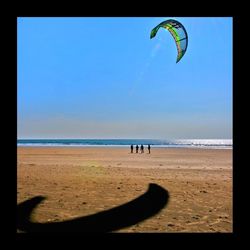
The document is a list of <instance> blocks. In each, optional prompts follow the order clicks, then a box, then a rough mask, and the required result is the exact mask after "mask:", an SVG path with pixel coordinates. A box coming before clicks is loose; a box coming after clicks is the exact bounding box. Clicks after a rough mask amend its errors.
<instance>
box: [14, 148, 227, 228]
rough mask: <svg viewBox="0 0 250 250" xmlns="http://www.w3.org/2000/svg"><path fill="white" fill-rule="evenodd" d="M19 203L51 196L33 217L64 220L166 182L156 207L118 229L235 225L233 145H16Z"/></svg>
mask: <svg viewBox="0 0 250 250" xmlns="http://www.w3.org/2000/svg"><path fill="white" fill-rule="evenodd" d="M17 157H18V158H17V159H18V165H17V203H18V204H19V203H21V202H23V201H25V200H27V199H30V198H32V197H35V196H38V195H42V196H46V197H47V199H45V200H44V202H43V203H41V204H40V205H39V206H38V207H37V208H36V209H35V211H34V214H33V215H32V220H33V221H35V222H53V221H65V220H69V219H72V218H77V217H80V216H85V215H90V214H94V213H97V212H100V211H103V210H107V209H110V208H113V207H116V206H119V205H121V204H124V203H126V202H129V201H130V200H133V199H135V198H136V197H138V196H140V195H142V194H143V193H144V192H146V191H147V189H148V185H149V183H156V184H158V185H160V186H162V187H163V188H165V189H166V190H168V192H169V195H170V199H169V202H168V204H167V206H166V207H164V208H163V209H162V210H161V211H160V212H159V213H158V214H156V215H155V216H153V217H151V218H148V219H146V220H144V221H142V222H141V223H139V224H136V225H134V226H130V227H127V228H123V229H121V230H118V231H116V232H232V150H231V149H218V150H216V149H184V148H182V149H180V148H179V149H173V148H152V149H151V154H148V152H147V150H145V153H144V154H135V153H134V154H130V149H129V148H118V147H117V148H111V147H110V148H109V147H107V148H102V147H100V148H98V147H87V148H84V147H82V148H80V147H18V156H17Z"/></svg>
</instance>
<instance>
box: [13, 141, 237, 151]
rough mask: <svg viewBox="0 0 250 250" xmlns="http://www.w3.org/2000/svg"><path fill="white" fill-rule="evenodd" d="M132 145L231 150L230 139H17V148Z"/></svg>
mask: <svg viewBox="0 0 250 250" xmlns="http://www.w3.org/2000/svg"><path fill="white" fill-rule="evenodd" d="M131 144H133V145H137V144H138V145H141V144H143V145H148V144H150V145H151V146H153V147H161V148H162V147H166V148H211V149H232V147H233V143H232V140H231V139H183V140H180V139H178V140H159V139H18V140H17V146H32V147H33V146H35V147H43V146H49V147H61V146H67V147H68V146H70V147H128V146H130V145H131Z"/></svg>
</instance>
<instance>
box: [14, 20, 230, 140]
mask: <svg viewBox="0 0 250 250" xmlns="http://www.w3.org/2000/svg"><path fill="white" fill-rule="evenodd" d="M169 18H174V19H176V20H178V21H180V22H181V23H182V24H183V25H184V26H185V28H186V30H187V32H188V36H189V42H188V48H187V52H186V54H185V55H184V57H183V58H182V59H181V61H180V62H179V63H177V64H176V58H177V49H176V45H175V42H174V40H173V38H172V36H171V34H170V33H169V32H168V31H166V30H164V29H160V30H159V31H158V33H157V35H156V37H155V38H153V39H150V38H149V37H150V31H151V29H152V28H154V27H155V26H156V25H157V24H159V23H160V22H162V21H164V20H166V19H169ZM17 25H18V26H17V28H18V29H17V35H18V36H17V39H18V40H17V69H18V72H17V91H18V92H17V94H18V124H17V125H18V126H17V129H18V138H159V139H198V138H199V139H203V138H204V139H216V138H217V139H231V138H232V84H233V83H232V18H230V17H223V18H215V17H212V18H204V17H201V18H198V17H194V18H191V17H186V18H181V17H176V18H175V17H145V18H142V17H134V18H131V17H127V18H121V17H120V18H119V17H117V18H114V17H110V18H108V17H106V18H97V17H96V18H94V17H85V18H21V17H20V18H18V19H17Z"/></svg>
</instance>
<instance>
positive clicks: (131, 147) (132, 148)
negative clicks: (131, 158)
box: [130, 144, 134, 154]
mask: <svg viewBox="0 0 250 250" xmlns="http://www.w3.org/2000/svg"><path fill="white" fill-rule="evenodd" d="M130 149H131V154H133V150H134V146H133V144H132V145H131V146H130Z"/></svg>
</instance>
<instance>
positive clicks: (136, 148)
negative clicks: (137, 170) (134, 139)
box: [135, 145, 139, 153]
mask: <svg viewBox="0 0 250 250" xmlns="http://www.w3.org/2000/svg"><path fill="white" fill-rule="evenodd" d="M138 149H139V146H138V145H136V147H135V150H136V151H135V152H136V153H138Z"/></svg>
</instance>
